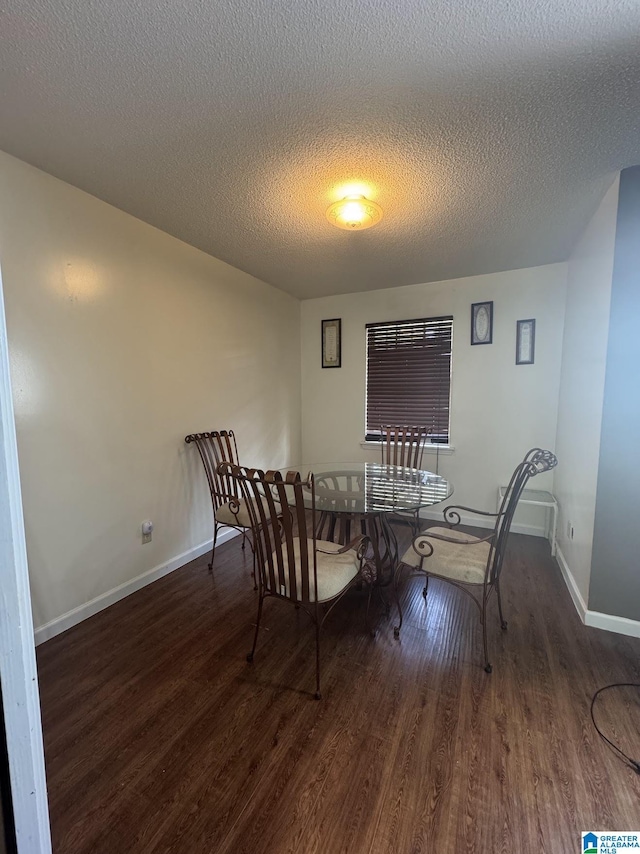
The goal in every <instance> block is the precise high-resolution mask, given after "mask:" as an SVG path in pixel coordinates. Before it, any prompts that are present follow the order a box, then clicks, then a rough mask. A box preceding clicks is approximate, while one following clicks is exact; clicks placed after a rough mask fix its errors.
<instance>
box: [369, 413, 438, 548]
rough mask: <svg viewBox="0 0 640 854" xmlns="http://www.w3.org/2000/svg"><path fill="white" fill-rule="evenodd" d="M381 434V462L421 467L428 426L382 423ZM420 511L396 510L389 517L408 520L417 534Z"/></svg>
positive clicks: (413, 467) (427, 438) (428, 430)
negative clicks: (399, 425) (396, 425)
mask: <svg viewBox="0 0 640 854" xmlns="http://www.w3.org/2000/svg"><path fill="white" fill-rule="evenodd" d="M380 431H381V435H382V442H381V446H382V448H381V450H382V464H383V465H388V466H402V467H405V468H412V469H420V468H422V455H423V453H424V446H425V443H426V442H428V441H429V436H430V435H431V430H430V428H428V427H394V426H392V425H389V424H383V425H382V427H381V428H380ZM419 514H420V511H419V510H408V511H404V512H396V513H394V514H393V516H392V517H391V520H393V517H395V518H396V519H402V520H406V521H408V522H409V524H410V525H411V530H412V531H413V533H414V534H417V533H418V531H419V529H420V515H419Z"/></svg>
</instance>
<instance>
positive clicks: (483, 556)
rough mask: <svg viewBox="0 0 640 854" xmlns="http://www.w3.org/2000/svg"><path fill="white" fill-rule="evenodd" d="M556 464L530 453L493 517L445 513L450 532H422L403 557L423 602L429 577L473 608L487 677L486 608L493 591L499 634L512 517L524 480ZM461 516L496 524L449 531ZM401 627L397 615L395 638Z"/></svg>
mask: <svg viewBox="0 0 640 854" xmlns="http://www.w3.org/2000/svg"><path fill="white" fill-rule="evenodd" d="M557 464H558V460H557V459H556V457H555V456H554V455H553V454H552V453H551V451H544V450H542V449H541V448H532V450H530V451H529V452H528V453H527V454H526V455H525V457H524V459H523V460H522V462H521V463H520V464H519V465H518V466H517V467H516V469H515V471H514V472H513V475H512V476H511V480H510V482H509V486H508V487H507V489H506V491H505V495H504V498H503V500H502V504H501V506H500V509H499V511H498V512H497V513H486V512H484V511H482V510H474V509H473V508H471V507H462V506H459V505H450V506H448V507H445V509H444V518H445V522H448V523H449V528H438V527H434V528H428V529H427V530H425V531H422V532H421V533H420V534H418V535H417V536H416V537H415V538H414V540H413V542H412V544H411V546H410V547H409V548H408V549H407V551H406V552H405V554H404V555H403V557H402V561H401V564H400V566H402V565H403V564H404V565H406V566H410V567H412V568H414V569H415V570H417V571H418V572H421V573H424V575H425V576H426V578H425V586H424V589H423V591H422V595H423V596H424V598H425V601H426V598H427V588H428V584H429V576H431V575H432V576H434V577H435V578H440V579H442V580H443V581H448V582H449V583H450V584H453V585H454V586H456V587H458V588H459V589H460V590H462V591H463V592H464V593H467V594H468V595H469V596H470V597H471V599H473V601H474V602H475V603H476V605H477V606H478V609H479V611H480V621H481V624H482V642H483V649H484V659H485V667H484V669H485V670H486V671H487V673H491V670H492V667H491V663H490V662H489V652H488V645H487V605H488V602H489V599H490V597H491V594H492V593H493V592H494V590H495V593H496V597H497V600H498V614H499V615H500V626H501V628H502V629H506V628H507V621H506V620H505V619H504V615H503V612H502V599H501V596H500V575H501V573H502V565H503V562H504V555H505V551H506V547H507V539H508V537H509V530H510V528H511V522H512V520H513V514H514V513H515V511H516V507H517V504H518V500H519V499H520V496H521V494H522V490H523V489H524V488H525V486H526V485H527V482H528V480H529V479H530V478H532V477H535V476H536V475H538V474H541V473H542V472H546V471H550V470H551V469H552V468H555V466H556V465H557ZM460 511H462V512H464V513H465V514H467V513H470V514H475V515H478V516H485V517H490V518H493V519H495V524H494V527H493V531H492V532H491V533H490V534H489V535H488V536H486V537H476V536H473V535H472V534H465V533H463V532H462V531H456V530H454V528H455V526H456V525H459V524H460V521H461V517H460ZM473 590H478V591H479V592H480V595H479V596H478V597H476V596H475V595H474V593H473V592H472V591H473ZM401 626H402V614H401V615H400V622H399V625H398V626H397V627H396V628H395V629H394V633H395V636H396V637H398V635H399V633H400V628H401Z"/></svg>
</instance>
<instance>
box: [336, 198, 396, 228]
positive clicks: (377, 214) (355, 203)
mask: <svg viewBox="0 0 640 854" xmlns="http://www.w3.org/2000/svg"><path fill="white" fill-rule="evenodd" d="M327 219H328V220H329V222H330V223H331V225H335V226H337V227H338V228H344V229H346V230H347V231H362V230H363V229H365V228H371V226H372V225H376V224H377V223H379V222H380V220H381V219H382V208H381V207H380V205H377V204H376V203H375V202H372V201H370V200H369V199H366V198H365V197H364V196H345V198H344V199H341V200H340V201H339V202H334V203H333V204H332V205H330V206H329V208H328V209H327Z"/></svg>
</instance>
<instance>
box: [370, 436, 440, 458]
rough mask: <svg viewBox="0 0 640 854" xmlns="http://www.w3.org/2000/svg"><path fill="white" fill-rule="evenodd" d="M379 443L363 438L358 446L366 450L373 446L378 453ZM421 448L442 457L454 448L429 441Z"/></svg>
mask: <svg viewBox="0 0 640 854" xmlns="http://www.w3.org/2000/svg"><path fill="white" fill-rule="evenodd" d="M381 444H382V443H381V442H373V441H369V442H367V441H366V440H365V441H364V442H360V447H361V448H364V449H365V450H368V449H370V448H375V449H376V450H377V451H378V453H380V445H381ZM422 450H423V452H424V453H425V454H438V453H439V454H441V455H442V456H443V457H446V456H450V455H451V454H454V453H455V450H456V449H455V446H454V445H432V444H431V443H429V444H424V445H423V446H422Z"/></svg>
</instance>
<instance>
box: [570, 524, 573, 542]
mask: <svg viewBox="0 0 640 854" xmlns="http://www.w3.org/2000/svg"><path fill="white" fill-rule="evenodd" d="M569 536H570V538H571V539H573V525H572V526H571V534H570V535H569Z"/></svg>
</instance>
